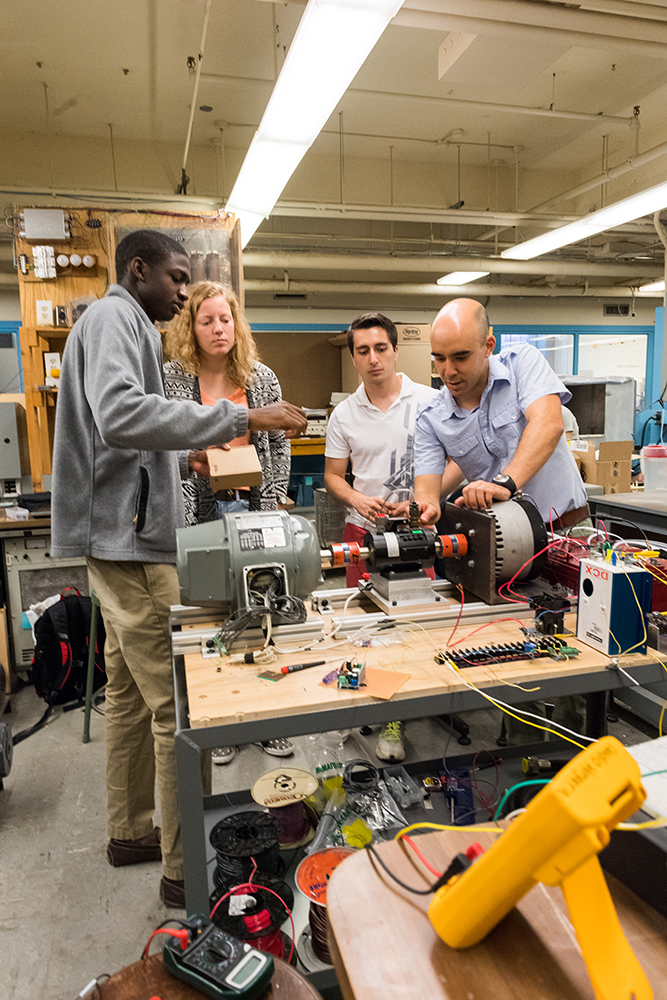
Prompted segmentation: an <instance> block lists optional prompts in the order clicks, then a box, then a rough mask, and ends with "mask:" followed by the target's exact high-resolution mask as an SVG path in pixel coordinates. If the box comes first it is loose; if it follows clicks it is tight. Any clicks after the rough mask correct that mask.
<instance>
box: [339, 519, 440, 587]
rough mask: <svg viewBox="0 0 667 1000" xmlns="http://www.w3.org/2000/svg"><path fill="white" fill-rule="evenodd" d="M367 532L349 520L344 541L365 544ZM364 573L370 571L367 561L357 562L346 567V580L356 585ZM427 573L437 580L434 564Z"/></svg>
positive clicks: (351, 585) (349, 585)
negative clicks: (367, 567)
mask: <svg viewBox="0 0 667 1000" xmlns="http://www.w3.org/2000/svg"><path fill="white" fill-rule="evenodd" d="M365 534H366V529H365V528H360V527H359V525H357V524H350V523H349V521H348V522H347V523H346V525H345V531H344V533H343V541H344V542H358V543H359V545H363V544H364V535H365ZM364 573H368V570H367V569H366V563H364V562H360V563H357V564H356V566H347V567H346V569H345V582H346V583H347V585H348V587H356V586H357V584H358V583H359V581H360V580H361V578H362V576H363V574H364ZM426 575H427V576H429V577H430V578H431V580H435V570H434V569H433V567H432V566H430V567H429V568H428V569H427V570H426Z"/></svg>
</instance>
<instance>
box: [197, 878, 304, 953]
mask: <svg viewBox="0 0 667 1000" xmlns="http://www.w3.org/2000/svg"><path fill="white" fill-rule="evenodd" d="M264 881H265V882H266V883H271V884H270V885H267V886H264V885H259V884H258V883H255V882H254V880H253V883H252V886H249V885H242V886H240V887H239V889H238V891H232V893H231V895H229V896H228V897H227V899H226V900H223V901H222V902H221V903H220V905H219V906H218V907H217V908H216V903H217V902H218V900H219V899H220V897H221V896H225V895H227V893H228V892H229V890H228V889H225V888H219V889H218V890H217V891H216V892H215V893H214V894H213V895H212V896H211V909H212V911H214V912H213V920H214V922H215V923H216V924H217V926H218V927H220V928H221V929H222V930H224V931H226V933H228V934H232V935H233V936H234V937H237V938H239V940H241V941H247V942H248V943H249V944H252V946H253V947H254V948H258V949H259V950H260V951H267V952H269V953H270V954H272V955H277V956H278V958H284V959H287V956H288V955H289V954H290V953H292V959H293V964H295V963H296V951H295V950H294V949H293V948H292V939H291V938H290V936H289V935H288V934H285V933H284V932H283V931H281V930H280V925H281V924H282V923H283V922H284V921H285V920H287V918H288V916H289V912H288V910H289V909H291V908H292V905H293V903H294V895H293V893H292V890H291V889H290V888H289V886H288V885H286V884H285V883H284V882H281V881H280V880H279V879H272V878H270V877H265V878H264ZM278 896H280V899H278V898H277V897H278Z"/></svg>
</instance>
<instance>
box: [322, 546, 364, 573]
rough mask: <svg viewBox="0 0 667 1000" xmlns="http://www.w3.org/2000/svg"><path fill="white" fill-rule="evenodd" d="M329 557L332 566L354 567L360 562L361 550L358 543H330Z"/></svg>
mask: <svg viewBox="0 0 667 1000" xmlns="http://www.w3.org/2000/svg"><path fill="white" fill-rule="evenodd" d="M330 548H331V555H332V557H333V566H334V567H336V566H356V565H357V563H359V562H361V549H360V547H359V543H358V542H332V543H331V546H330Z"/></svg>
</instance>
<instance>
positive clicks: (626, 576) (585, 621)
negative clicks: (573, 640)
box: [577, 559, 653, 656]
mask: <svg viewBox="0 0 667 1000" xmlns="http://www.w3.org/2000/svg"><path fill="white" fill-rule="evenodd" d="M652 582H653V581H652V578H651V574H650V573H648V572H647V571H646V570H645V569H641V568H640V567H639V566H636V565H635V566H633V565H632V564H626V563H622V562H620V561H619V562H617V563H616V564H612V563H611V562H606V561H605V560H603V559H582V560H581V563H580V570H579V602H578V606H577V639H581V641H582V642H585V643H586V644H587V645H588V646H593V648H594V649H598V650H600V652H602V653H606V654H607V656H618V655H619V654H621V653H628V652H630V651H632V652H633V653H645V652H646V638H647V631H646V615H647V614H648V612H649V611H650V610H651V591H652Z"/></svg>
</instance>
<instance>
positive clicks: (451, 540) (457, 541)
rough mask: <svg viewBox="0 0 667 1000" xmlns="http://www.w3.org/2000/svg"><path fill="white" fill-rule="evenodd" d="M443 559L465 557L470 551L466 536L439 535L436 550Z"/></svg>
mask: <svg viewBox="0 0 667 1000" xmlns="http://www.w3.org/2000/svg"><path fill="white" fill-rule="evenodd" d="M438 548H439V549H440V552H438V555H439V556H440V558H441V559H446V558H447V557H448V556H464V555H466V553H467V551H468V539H467V538H466V536H465V535H438V538H437V542H436V549H438Z"/></svg>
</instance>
